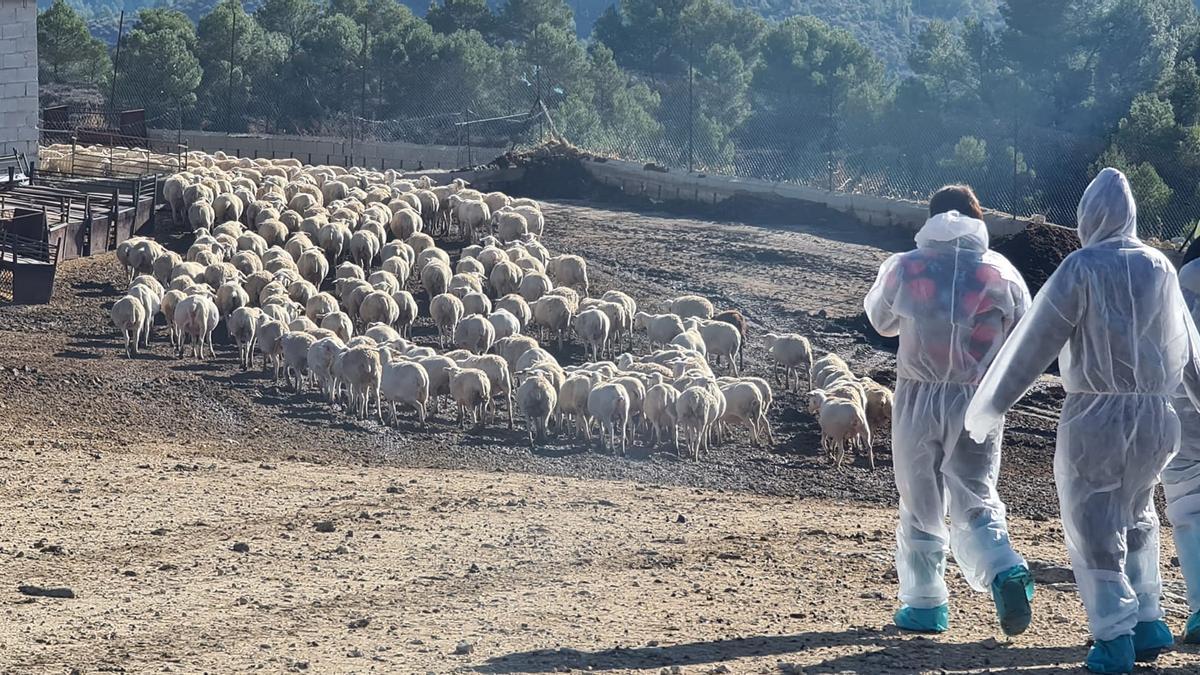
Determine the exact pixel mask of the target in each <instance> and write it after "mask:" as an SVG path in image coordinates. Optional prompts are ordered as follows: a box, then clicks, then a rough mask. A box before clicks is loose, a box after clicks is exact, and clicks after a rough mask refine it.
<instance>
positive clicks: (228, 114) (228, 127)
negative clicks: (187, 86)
mask: <svg viewBox="0 0 1200 675" xmlns="http://www.w3.org/2000/svg"><path fill="white" fill-rule="evenodd" d="M241 4H242V3H241V0H238V8H241ZM229 13H230V14H231V15H232V17H233V18H232V22H233V25H232V27H231V28H230V31H229V88H228V89H227V90H226V92H225V132H226V133H233V117H232V104H233V60H234V47H236V45H237V10H235V9H234V8H233V4H232V3H230V5H229Z"/></svg>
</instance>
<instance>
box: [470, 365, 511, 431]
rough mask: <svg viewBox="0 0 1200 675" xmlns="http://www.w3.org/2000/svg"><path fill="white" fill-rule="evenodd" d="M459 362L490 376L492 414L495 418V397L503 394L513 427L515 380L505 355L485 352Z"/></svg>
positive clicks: (509, 421)
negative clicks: (509, 370)
mask: <svg viewBox="0 0 1200 675" xmlns="http://www.w3.org/2000/svg"><path fill="white" fill-rule="evenodd" d="M459 364H460V365H462V366H463V367H464V368H476V369H478V370H482V371H483V372H484V373H485V374H486V375H487V377H488V383H489V385H490V387H491V396H490V397H489V398H488V409H489V410H490V411H491V416H492V418H493V419H494V418H495V416H496V403H495V397H497V396H503V397H504V400H505V404H506V405H507V407H508V428H509V429H512V428H513V402H512V392H513V380H512V375H511V374H510V373H509V372H508V363H507V362H506V361H505V360H504V358H503V357H500V356H497V355H496V354H483V355H480V356H468V357H466V358H462V359H460V360H459Z"/></svg>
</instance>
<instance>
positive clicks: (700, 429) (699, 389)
mask: <svg viewBox="0 0 1200 675" xmlns="http://www.w3.org/2000/svg"><path fill="white" fill-rule="evenodd" d="M716 411H717V401H716V399H714V397H713V395H712V394H711V393H710V392H709V391H708V389H707V388H706V387H703V386H690V387H687V388H686V389H684V390H683V391H682V392H681V393H680V394H679V396H678V398H676V400H675V419H676V422H677V424H678V425H679V429H680V431H682V432H683V436H684V443H685V444H686V445H687V449H688V452H689V453H690V454H691V455H692V459H696V460H699V459H700V451H701V450H704V449H707V448H708V432H709V429H710V427H711V424H712V421H713V420H715V419H716V418H717V417H718V415H717V414H716Z"/></svg>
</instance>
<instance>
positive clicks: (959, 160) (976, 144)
mask: <svg viewBox="0 0 1200 675" xmlns="http://www.w3.org/2000/svg"><path fill="white" fill-rule="evenodd" d="M987 159H988V154H987V141H985V140H982V139H979V138H975V137H974V136H963V137H962V138H960V139H958V142H957V143H955V144H954V153H953V154H952V155H951V156H950V157H946V158H943V159H941V160H938V165H939V166H941V167H942V168H944V169H962V170H964V171H975V170H978V169H981V168H983V166H984V165H985V164H987Z"/></svg>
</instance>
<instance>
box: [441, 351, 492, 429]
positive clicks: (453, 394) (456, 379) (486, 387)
mask: <svg viewBox="0 0 1200 675" xmlns="http://www.w3.org/2000/svg"><path fill="white" fill-rule="evenodd" d="M447 371H448V374H449V375H450V398H452V399H454V403H455V405H456V406H457V408H458V426H459V427H462V426H464V423H465V421H466V415H467V412H468V411H469V412H470V413H471V421H472V422H474V423H477V424H480V425H482V424H483V423H484V416H485V413H486V410H487V404H488V401H490V400H491V398H492V387H491V381H490V380H488V376H487V373H485V372H483V371H482V370H479V369H477V368H460V367H458V366H457V365H454V366H451V367H449V368H448V369H447Z"/></svg>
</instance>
